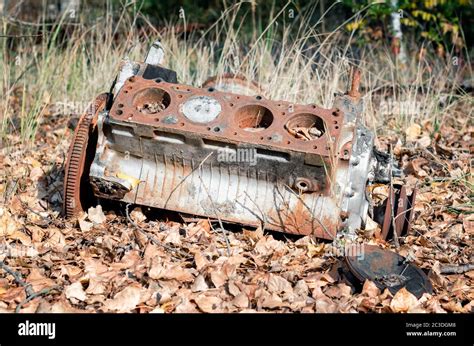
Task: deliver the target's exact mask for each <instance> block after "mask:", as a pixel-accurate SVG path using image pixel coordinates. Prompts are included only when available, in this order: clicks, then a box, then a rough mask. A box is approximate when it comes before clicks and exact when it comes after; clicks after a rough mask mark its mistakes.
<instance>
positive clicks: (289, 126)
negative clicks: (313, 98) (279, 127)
mask: <svg viewBox="0 0 474 346" xmlns="http://www.w3.org/2000/svg"><path fill="white" fill-rule="evenodd" d="M285 129H286V131H288V133H289V134H290V135H292V136H293V137H295V138H296V139H299V140H303V141H312V140H315V139H318V138H319V137H321V136H322V135H323V134H324V132H325V126H324V120H323V119H321V118H320V117H318V116H317V115H315V114H312V113H301V114H295V115H294V116H292V117H291V119H290V120H288V121H287V122H286V124H285Z"/></svg>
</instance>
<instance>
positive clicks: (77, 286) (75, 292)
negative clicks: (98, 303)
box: [64, 281, 87, 303]
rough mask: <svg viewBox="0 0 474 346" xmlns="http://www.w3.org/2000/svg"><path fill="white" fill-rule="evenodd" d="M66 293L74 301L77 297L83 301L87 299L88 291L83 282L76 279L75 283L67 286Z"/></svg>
mask: <svg viewBox="0 0 474 346" xmlns="http://www.w3.org/2000/svg"><path fill="white" fill-rule="evenodd" d="M64 293H65V295H66V298H67V299H69V300H71V302H73V303H74V300H73V299H77V300H79V301H81V302H83V301H84V300H86V299H87V296H86V292H84V289H83V288H82V284H81V283H80V282H79V281H76V282H74V283H73V284H71V285H69V286H67V287H66V289H65V291H64Z"/></svg>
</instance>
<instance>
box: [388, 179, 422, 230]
mask: <svg viewBox="0 0 474 346" xmlns="http://www.w3.org/2000/svg"><path fill="white" fill-rule="evenodd" d="M415 198H416V189H415V190H414V191H413V192H412V194H411V195H408V192H407V189H406V187H405V186H401V185H394V186H391V187H390V189H389V196H388V198H387V201H386V205H385V213H384V215H385V216H384V219H383V223H382V235H381V236H382V238H383V239H386V238H389V237H390V236H391V235H392V234H393V232H396V234H397V236H399V237H400V236H402V235H404V234H406V233H408V231H409V230H410V227H411V221H412V219H413V215H414V212H413V206H414V202H415Z"/></svg>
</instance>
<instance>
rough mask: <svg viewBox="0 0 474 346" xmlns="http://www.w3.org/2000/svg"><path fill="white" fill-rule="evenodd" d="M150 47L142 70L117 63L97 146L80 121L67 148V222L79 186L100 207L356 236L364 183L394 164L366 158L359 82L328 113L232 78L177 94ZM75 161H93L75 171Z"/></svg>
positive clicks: (79, 203) (364, 203)
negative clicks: (111, 204) (125, 206)
mask: <svg viewBox="0 0 474 346" xmlns="http://www.w3.org/2000/svg"><path fill="white" fill-rule="evenodd" d="M155 46H156V47H155ZM155 46H154V47H152V49H151V50H150V53H149V54H148V58H147V60H146V62H133V61H128V60H124V61H123V63H122V65H121V67H120V71H119V74H118V76H117V78H116V83H115V85H114V88H113V90H114V94H113V95H111V97H110V98H109V102H107V104H106V105H105V104H104V105H102V104H101V106H100V107H99V108H100V111H97V112H96V113H94V116H93V119H97V120H96V121H95V120H94V122H93V123H94V125H95V124H97V126H96V127H93V130H94V131H95V132H96V133H97V142H95V139H94V141H91V142H89V143H88V144H86V142H87V136H86V132H87V131H86V130H85V129H84V128H86V127H87V126H89V131H90V125H87V124H86V123H83V124H82V125H81V126H80V127H81V128H83V129H82V130H80V131H81V132H80V134H78V135H75V137H74V138H73V143H72V145H71V151H70V153H69V159H68V163H67V165H66V179H65V186H66V187H67V189H66V190H65V197H66V198H65V211H66V215H67V216H68V217H70V216H73V215H75V214H77V213H78V212H79V211H80V210H81V209H84V204H85V203H86V202H85V201H83V200H81V194H80V193H79V191H80V190H81V189H83V188H84V189H88V190H92V191H93V194H94V196H95V197H98V198H104V199H113V200H118V201H122V202H126V203H134V204H140V205H144V206H149V207H154V208H161V209H168V210H173V211H177V212H180V213H185V214H188V215H197V216H201V217H207V218H211V219H217V220H221V221H225V222H231V223H239V224H244V225H249V226H254V227H258V226H263V227H264V228H266V229H271V230H278V231H283V232H288V233H293V234H302V235H308V234H311V235H315V236H317V237H320V238H325V239H334V238H335V237H336V236H337V235H343V236H347V237H350V238H354V237H355V236H356V234H357V231H358V230H360V229H363V228H364V225H365V220H366V218H367V216H368V213H369V209H370V208H369V207H370V202H369V199H368V197H367V193H366V188H367V185H368V184H372V183H374V182H378V181H380V180H386V178H387V177H386V172H388V171H390V172H391V171H392V167H390V165H392V162H391V161H390V160H389V161H387V160H385V158H384V156H383V155H381V154H379V153H378V152H376V151H374V134H373V133H372V132H371V131H369V129H367V128H366V127H365V126H363V124H362V101H361V100H360V97H359V95H358V92H357V90H358V83H359V82H358V80H355V81H354V82H353V83H352V88H351V91H350V92H349V94H346V95H338V96H337V97H336V100H335V103H334V106H333V107H332V108H329V109H324V108H321V107H318V106H316V105H314V104H308V105H304V104H292V103H290V102H286V101H273V100H268V99H265V98H263V97H262V96H260V94H261V93H260V91H261V88H259V87H258V86H257V85H256V84H254V83H251V82H248V81H246V80H244V79H242V78H241V77H240V76H235V75H226V76H224V77H223V78H214V79H210V80H208V81H207V82H206V83H205V86H206V87H205V88H196V87H193V86H190V85H185V84H179V83H177V79H176V72H174V71H172V70H169V69H166V68H164V67H162V66H159V65H158V63H159V62H161V59H162V57H160V54H161V53H160V52H162V47H161V46H157V45H156V43H155ZM160 49H161V51H160ZM147 62H148V63H147ZM358 76H359V74H358V72H354V78H356V79H357V78H359V77H358ZM236 85H237V86H239V88H240V89H239V88H238V89H235V86H236ZM229 88H230V89H229ZM236 90H237V91H239V93H235V92H236ZM255 93H257V95H254V96H249V94H250V95H252V94H255ZM243 94H247V95H243ZM104 107H105V109H103V108H104ZM99 108H97V110H99ZM89 118H90V116H89ZM89 118H88V119H89ZM95 132H94V133H95ZM86 152H87V154H86ZM81 155H84V156H89V155H90V156H92V157H94V159H93V160H91V161H89V160H83V159H82V158H81V159H80V162H79V163H76V161H77V159H76V158H75V157H76V156H78V157H79V156H81ZM76 170H77V173H73V174H70V173H69V172H75V171H76ZM83 175H86V176H85V177H84V179H77V178H75V176H81V177H82V176H83ZM71 201H74V202H71ZM71 203H73V204H74V205H73V206H71V205H70V204H71ZM400 211H401V212H404V211H406V209H403V208H401V209H400Z"/></svg>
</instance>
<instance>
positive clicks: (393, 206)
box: [388, 145, 400, 250]
mask: <svg viewBox="0 0 474 346" xmlns="http://www.w3.org/2000/svg"><path fill="white" fill-rule="evenodd" d="M392 162H393V155H392V146H391V145H390V164H389V165H388V166H389V174H390V193H389V194H388V198H390V201H389V202H390V213H391V221H392V228H393V242H394V244H395V247H396V249H397V250H399V249H400V242H399V241H398V234H397V228H396V225H395V214H394V212H395V191H394V190H393V175H392ZM392 195H393V200H392Z"/></svg>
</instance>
